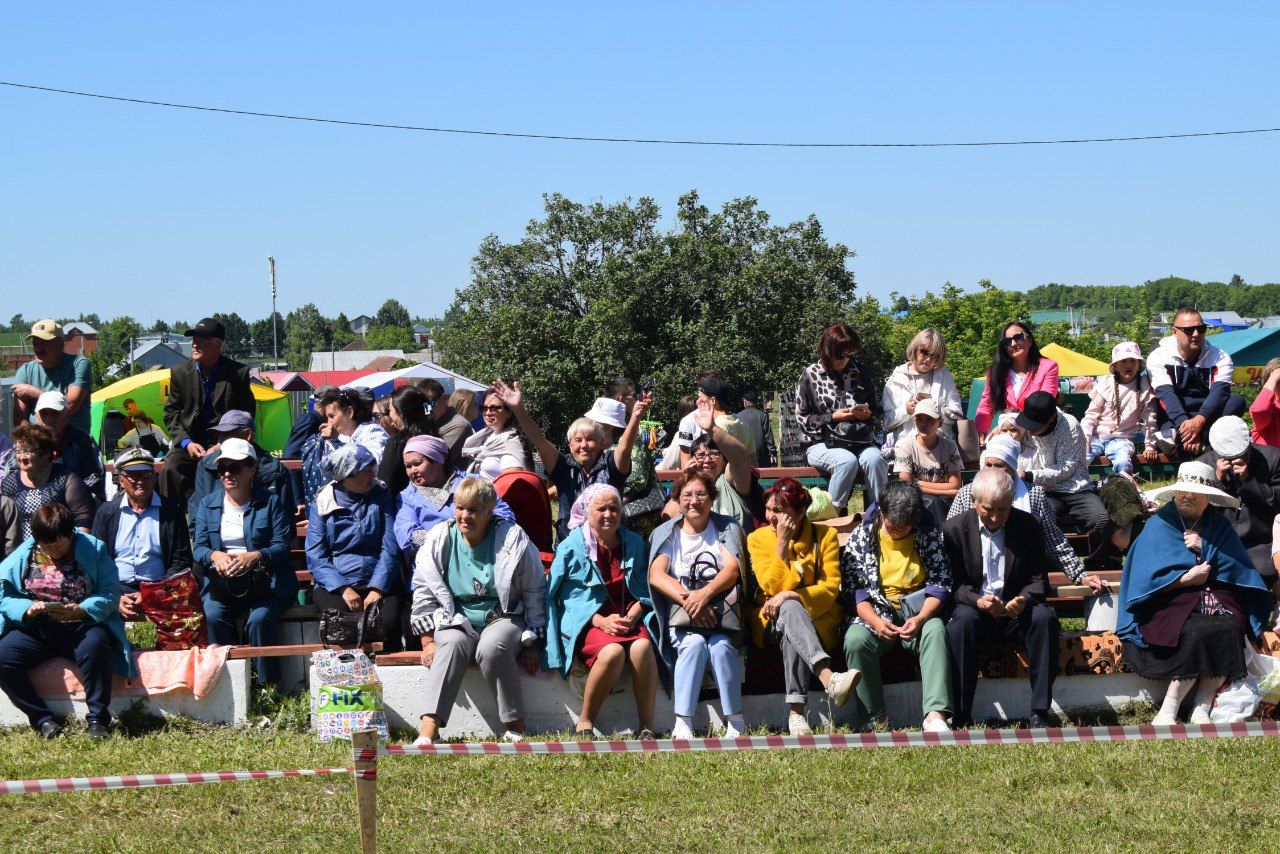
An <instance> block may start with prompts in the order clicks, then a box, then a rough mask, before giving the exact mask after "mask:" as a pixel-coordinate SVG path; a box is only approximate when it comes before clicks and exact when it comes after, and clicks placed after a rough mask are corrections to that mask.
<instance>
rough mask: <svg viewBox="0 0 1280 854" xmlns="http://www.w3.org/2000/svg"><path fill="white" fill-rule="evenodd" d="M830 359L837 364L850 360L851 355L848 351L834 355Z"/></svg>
mask: <svg viewBox="0 0 1280 854" xmlns="http://www.w3.org/2000/svg"><path fill="white" fill-rule="evenodd" d="M832 358H833V359H835V360H836V361H837V362H843V361H844V360H845V359H852V358H853V353H852V352H850V351H848V350H845V351H843V352H840V353H836V354H835V355H834V356H833V357H832Z"/></svg>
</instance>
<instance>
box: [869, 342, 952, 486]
mask: <svg viewBox="0 0 1280 854" xmlns="http://www.w3.org/2000/svg"><path fill="white" fill-rule="evenodd" d="M946 364H947V342H946V341H943V340H942V336H941V335H939V334H938V331H937V330H936V329H931V328H927V327H926V328H925V329H921V330H920V331H919V332H917V333H916V336H915V337H914V338H912V339H911V343H910V344H908V345H907V361H906V362H905V363H903V364H901V365H898V367H896V368H894V369H893V373H891V374H890V375H889V379H888V380H886V381H885V384H884V395H883V398H884V399H883V402H882V403H883V406H884V429H885V437H884V440H885V441H884V456H885V459H888V460H893V459H894V457H895V454H894V448H895V447H897V446H899V445H905V444H906V443H907V442H908V441H909V440H910V439H911V437H912V436H913V435H914V434H915V432H916V429H915V421H914V418H915V413H916V404H917V403H919V402H920V401H922V400H932V401H933V402H934V403H935V404H936V405H937V407H938V413H939V417H940V418H941V419H942V428H941V432H942V433H943V435H945V436H948V437H950V438H952V439H954V438H955V437H956V435H955V426H956V422H957V421H960V420H962V419H963V418H964V409H963V408H962V407H961V405H960V392H959V391H958V390H957V389H956V381H955V378H954V377H952V376H951V371H950V370H948V369H947V367H946Z"/></svg>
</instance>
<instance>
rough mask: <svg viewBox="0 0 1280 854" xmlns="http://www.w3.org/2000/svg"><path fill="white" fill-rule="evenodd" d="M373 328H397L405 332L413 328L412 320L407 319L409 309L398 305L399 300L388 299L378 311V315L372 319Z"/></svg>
mask: <svg viewBox="0 0 1280 854" xmlns="http://www.w3.org/2000/svg"><path fill="white" fill-rule="evenodd" d="M373 325H374V326H398V327H400V328H402V329H405V330H406V331H407V330H408V329H409V328H410V327H412V326H413V320H412V319H411V318H410V317H409V309H407V308H405V307H404V306H403V305H401V304H400V301H399V300H395V299H389V300H387V301H386V302H384V303H383V304H382V307H381V308H379V309H378V313H377V314H376V315H374V318H373Z"/></svg>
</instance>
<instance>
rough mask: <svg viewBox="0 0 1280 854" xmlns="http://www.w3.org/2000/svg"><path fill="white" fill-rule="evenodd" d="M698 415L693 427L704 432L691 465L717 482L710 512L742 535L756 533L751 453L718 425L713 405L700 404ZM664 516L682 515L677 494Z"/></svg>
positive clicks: (696, 443) (692, 450) (692, 451)
mask: <svg viewBox="0 0 1280 854" xmlns="http://www.w3.org/2000/svg"><path fill="white" fill-rule="evenodd" d="M695 415H696V418H695V420H694V423H695V424H696V425H697V426H698V428H699V429H700V430H701V431H702V432H701V433H699V435H698V438H696V439H694V440H693V444H692V445H691V446H690V451H689V465H690V466H691V467H693V468H696V469H698V470H699V471H701V472H703V473H704V474H706V475H707V476H709V477H710V478H711V479H712V480H713V481H714V482H715V485H716V500H715V503H714V504H713V505H712V506H711V510H712V511H713V512H715V513H719V514H720V515H721V516H728V517H729V518H730V519H732V520H733V521H735V522H737V523H738V524H739V525H741V526H742V530H743V531H751V530H754V529H755V527H756V520H755V514H754V513H753V512H752V509H751V487H752V468H751V460H752V456H751V453H750V452H749V451H748V450H747V448H746V446H745V445H743V444H742V443H741V442H740V441H738V439H737V438H736V437H735V436H733V434H731V433H729V431H727V430H725V429H724V427H722V426H721V425H720V424H718V423H717V422H716V418H715V413H714V411H713V410H712V408H711V404H710V402H708V401H701V402H699V403H698V408H697V409H696V410H695ZM662 515H663V516H664V517H665V518H667V519H673V518H675V517H676V516H679V515H680V502H679V500H678V498H677V496H676V494H675V493H674V492H672V494H671V498H670V499H669V500H668V501H667V504H666V506H665V507H664V508H663V510H662Z"/></svg>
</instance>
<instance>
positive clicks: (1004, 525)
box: [942, 468, 1058, 728]
mask: <svg viewBox="0 0 1280 854" xmlns="http://www.w3.org/2000/svg"><path fill="white" fill-rule="evenodd" d="M972 495H973V509H972V510H967V511H965V512H964V513H961V514H960V515H959V516H955V517H953V518H951V519H948V520H947V521H946V523H945V524H944V525H943V526H942V532H943V539H944V541H945V543H946V550H947V559H948V562H949V563H950V566H951V572H952V574H953V575H954V576H955V590H954V593H953V596H954V598H955V608H954V610H953V611H952V613H951V619H950V620H948V622H947V645H948V646H949V647H950V649H951V662H952V667H953V670H952V673H953V680H954V685H955V689H954V696H955V700H956V723H955V726H956V727H957V728H959V727H962V726H968V725H969V724H970V723H972V721H973V695H974V692H975V691H976V690H977V687H978V642H979V640H984V639H985V640H989V641H996V642H1003V643H1010V642H1014V641H1021V642H1022V643H1024V644H1025V645H1026V649H1027V657H1028V658H1029V659H1030V663H1031V726H1032V727H1045V726H1057V724H1058V722H1057V718H1056V717H1055V716H1054V715H1053V713H1052V711H1050V709H1051V707H1052V706H1053V680H1054V677H1055V676H1057V674H1058V616H1057V614H1055V613H1054V611H1053V609H1052V608H1050V607H1049V606H1048V605H1046V604H1044V600H1045V597H1047V596H1048V595H1049V580H1048V577H1047V576H1046V575H1045V566H1046V565H1047V564H1048V562H1049V556H1048V554H1047V553H1046V551H1045V542H1044V533H1043V531H1042V530H1041V528H1040V523H1039V522H1037V521H1036V520H1035V517H1034V516H1032V515H1031V514H1030V513H1027V512H1026V511H1024V510H1019V509H1017V508H1016V507H1014V506H1013V478H1011V477H1009V475H1008V474H1006V473H1005V472H1003V471H1001V470H1000V469H996V468H984V469H983V470H982V471H980V472H978V476H977V477H975V478H974V479H973V492H972Z"/></svg>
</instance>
